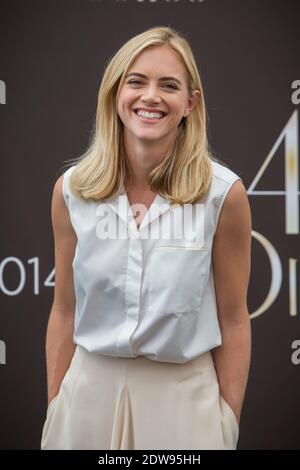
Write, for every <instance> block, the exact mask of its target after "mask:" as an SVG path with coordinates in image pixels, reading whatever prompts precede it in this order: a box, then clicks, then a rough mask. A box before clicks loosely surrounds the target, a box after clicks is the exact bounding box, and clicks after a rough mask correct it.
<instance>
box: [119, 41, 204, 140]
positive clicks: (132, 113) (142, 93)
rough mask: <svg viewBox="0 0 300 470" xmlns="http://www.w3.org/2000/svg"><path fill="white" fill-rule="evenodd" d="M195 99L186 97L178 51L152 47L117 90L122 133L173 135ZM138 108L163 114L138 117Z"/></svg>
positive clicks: (156, 137)
mask: <svg viewBox="0 0 300 470" xmlns="http://www.w3.org/2000/svg"><path fill="white" fill-rule="evenodd" d="M140 74H142V75H143V76H141V75H140ZM164 77H169V78H164ZM198 93H200V92H199V91H198V92H197V91H196V92H194V94H195V95H197V94H198ZM195 98H196V96H194V98H192V99H191V98H190V97H189V93H188V89H187V76H186V71H185V67H184V65H183V64H182V63H181V61H180V60H179V58H178V53H177V52H176V51H174V50H173V49H172V48H170V47H169V46H152V47H150V48H148V49H146V50H145V51H143V52H142V53H141V54H140V55H139V57H138V58H137V59H136V60H135V62H134V63H133V64H132V65H131V67H130V69H129V70H128V72H127V75H126V77H125V81H124V84H123V86H122V88H121V90H120V95H119V99H118V103H117V110H118V115H119V117H120V119H121V121H122V122H123V125H124V133H127V137H129V138H130V137H133V138H136V139H139V140H143V141H150V140H151V141H153V140H157V141H159V142H162V140H165V139H170V138H173V137H174V138H175V137H176V134H177V130H178V125H179V124H180V121H181V119H182V117H183V116H187V115H188V114H189V113H190V112H191V109H192V108H193V103H194V102H195ZM142 109H144V110H149V111H150V112H162V113H163V116H162V117H161V115H160V116H159V117H155V118H154V119H153V118H151V117H150V116H148V117H147V115H144V116H139V115H138V114H137V110H142ZM127 141H128V139H127Z"/></svg>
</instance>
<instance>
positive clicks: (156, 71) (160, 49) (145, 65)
mask: <svg viewBox="0 0 300 470" xmlns="http://www.w3.org/2000/svg"><path fill="white" fill-rule="evenodd" d="M158 64H159V67H158ZM129 72H141V73H145V75H148V74H151V75H159V76H169V75H174V76H178V78H179V77H180V78H181V79H182V78H183V77H186V70H185V66H184V64H183V62H182V59H181V56H180V54H179V53H178V52H177V51H175V50H174V49H172V48H171V47H169V46H151V47H148V48H147V49H145V50H144V51H142V52H141V53H140V54H139V56H138V57H137V58H136V59H135V60H134V61H133V62H132V64H131V65H130V67H129V69H128V73H129Z"/></svg>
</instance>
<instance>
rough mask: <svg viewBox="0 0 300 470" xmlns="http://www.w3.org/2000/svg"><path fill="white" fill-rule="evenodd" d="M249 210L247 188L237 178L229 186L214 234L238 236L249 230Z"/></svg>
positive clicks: (250, 222)
mask: <svg viewBox="0 0 300 470" xmlns="http://www.w3.org/2000/svg"><path fill="white" fill-rule="evenodd" d="M251 224H252V221H251V210H250V204H249V199H248V195H247V190H246V188H245V186H244V184H243V182H242V181H241V180H240V179H238V180H236V181H235V182H234V183H233V184H232V185H231V186H230V188H229V190H228V192H227V195H226V197H225V200H224V203H223V205H222V208H221V213H220V217H219V221H218V225H217V230H216V234H218V233H222V236H223V235H224V233H225V232H227V233H231V234H232V235H234V234H235V235H236V236H239V235H241V234H242V233H250V232H251Z"/></svg>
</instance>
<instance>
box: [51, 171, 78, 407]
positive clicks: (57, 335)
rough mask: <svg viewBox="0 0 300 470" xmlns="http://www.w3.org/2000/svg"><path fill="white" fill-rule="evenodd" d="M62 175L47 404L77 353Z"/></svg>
mask: <svg viewBox="0 0 300 470" xmlns="http://www.w3.org/2000/svg"><path fill="white" fill-rule="evenodd" d="M62 182H63V175H62V176H60V177H59V178H58V180H57V181H56V183H55V186H54V189H53V195H52V205H51V214H52V225H53V233H54V242H55V290H54V301H53V305H52V308H51V312H50V317H49V322H48V327H47V335H46V360H47V383H48V404H49V403H50V401H51V400H52V399H53V398H54V397H55V396H56V395H57V393H58V392H59V388H60V384H61V382H62V379H63V377H64V375H65V374H66V371H67V369H68V368H69V365H70V362H71V359H72V357H73V354H74V351H75V345H74V343H73V332H74V312H75V306H76V301H75V292H74V284H73V271H72V262H73V258H74V254H75V247H76V242H77V237H76V233H75V232H74V229H73V227H72V224H71V222H70V217H69V211H68V208H67V206H66V204H65V200H64V197H63V192H62Z"/></svg>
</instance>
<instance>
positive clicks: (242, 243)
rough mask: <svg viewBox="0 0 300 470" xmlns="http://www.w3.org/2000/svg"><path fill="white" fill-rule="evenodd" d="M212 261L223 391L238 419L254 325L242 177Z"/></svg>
mask: <svg viewBox="0 0 300 470" xmlns="http://www.w3.org/2000/svg"><path fill="white" fill-rule="evenodd" d="M212 262H213V271H214V281H215V289H216V298H217V310H218V317H219V324H220V329H221V335H222V345H221V346H219V347H218V348H216V349H215V350H214V351H213V354H214V358H215V364H216V371H217V376H218V381H219V384H220V393H221V395H222V396H223V398H224V399H225V400H226V401H227V403H228V404H229V405H230V406H231V408H232V409H233V411H234V413H235V415H236V418H237V420H238V422H239V421H240V414H241V409H242V404H243V400H244V394H245V391H246V385H247V381H248V374H249V367H250V357H251V327H250V318H249V312H248V307H247V291H248V283H249V277H250V263H251V212H250V205H249V201H248V197H247V192H246V189H245V187H244V185H243V183H242V182H241V181H240V180H239V181H237V182H235V183H234V184H233V185H232V187H231V188H230V190H229V192H228V194H227V196H226V198H225V201H224V204H223V207H222V210H221V213H220V217H219V222H218V226H217V230H216V234H215V238H214V244H213V252H212Z"/></svg>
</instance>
